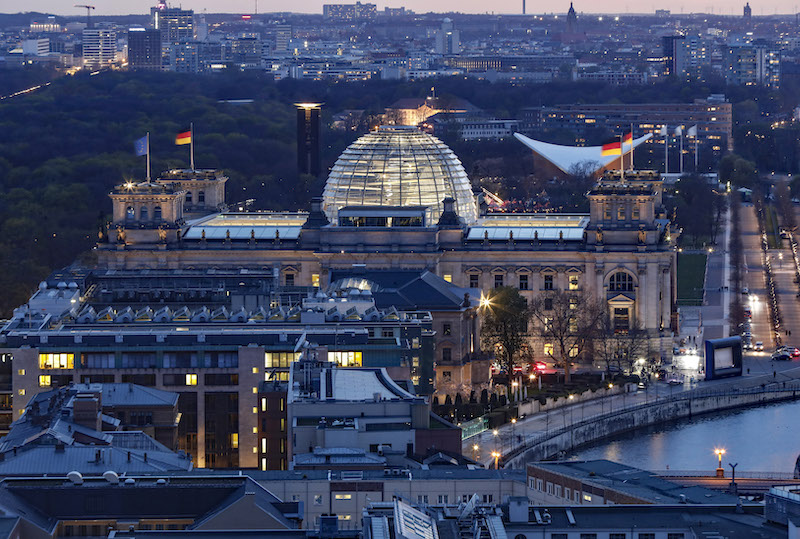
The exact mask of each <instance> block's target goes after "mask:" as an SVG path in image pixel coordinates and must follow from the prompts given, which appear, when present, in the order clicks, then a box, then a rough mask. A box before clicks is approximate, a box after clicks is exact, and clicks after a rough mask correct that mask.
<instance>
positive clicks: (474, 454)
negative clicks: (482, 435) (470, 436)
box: [472, 444, 478, 460]
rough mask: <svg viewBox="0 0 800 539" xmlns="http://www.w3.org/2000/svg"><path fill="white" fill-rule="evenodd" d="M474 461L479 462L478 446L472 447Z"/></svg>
mask: <svg viewBox="0 0 800 539" xmlns="http://www.w3.org/2000/svg"><path fill="white" fill-rule="evenodd" d="M472 460H478V444H475V445H473V446H472Z"/></svg>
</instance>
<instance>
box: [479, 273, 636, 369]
mask: <svg viewBox="0 0 800 539" xmlns="http://www.w3.org/2000/svg"><path fill="white" fill-rule="evenodd" d="M481 309H482V310H483V326H482V329H481V343H482V345H483V347H484V349H486V350H492V351H494V353H495V358H496V359H497V362H498V363H499V365H500V367H501V368H502V369H503V370H504V371H505V372H507V373H509V374H510V373H513V372H514V366H515V365H518V364H520V363H521V362H530V361H531V360H532V359H535V356H533V355H532V354H531V352H530V345H529V340H530V338H534V339H536V340H538V341H541V342H542V343H548V345H549V346H548V347H547V351H546V354H547V355H548V356H549V359H552V360H554V361H555V363H556V364H557V365H561V366H562V367H563V369H564V379H565V382H567V383H569V381H570V364H571V362H573V361H576V360H577V359H580V358H584V359H585V358H589V357H592V358H595V359H599V360H601V361H602V362H603V363H604V365H605V367H606V370H607V371H609V372H610V371H611V370H612V369H613V368H614V367H617V368H618V369H619V370H632V369H633V366H634V364H635V362H636V361H637V360H638V359H639V358H641V357H642V356H643V355H647V353H648V346H649V344H648V343H649V341H648V338H647V334H646V332H645V331H644V330H642V329H641V327H638V326H634V327H632V328H627V330H626V331H619V328H615V326H614V321H613V318H612V316H611V313H610V312H609V310H608V307H607V306H606V305H605V304H604V303H601V302H599V301H597V300H596V299H595V298H594V297H592V296H589V295H588V294H586V293H584V292H581V291H572V292H567V291H562V290H553V291H544V292H542V293H540V294H538V295H537V296H536V298H535V299H534V300H533V301H531V302H527V301H526V300H525V298H523V297H522V296H521V295H520V293H519V291H518V290H517V289H516V288H514V287H510V286H504V287H500V288H495V289H494V290H493V291H492V292H491V293H490V294H489V296H488V297H486V298H484V301H483V306H482V307H481ZM532 356H533V357H532Z"/></svg>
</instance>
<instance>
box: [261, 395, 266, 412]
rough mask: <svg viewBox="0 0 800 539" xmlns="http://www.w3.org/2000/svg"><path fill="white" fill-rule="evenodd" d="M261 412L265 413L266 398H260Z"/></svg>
mask: <svg viewBox="0 0 800 539" xmlns="http://www.w3.org/2000/svg"><path fill="white" fill-rule="evenodd" d="M261 411H262V412H266V411H267V398H266V397H261Z"/></svg>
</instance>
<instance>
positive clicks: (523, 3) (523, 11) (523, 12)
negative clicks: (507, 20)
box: [522, 0, 525, 15]
mask: <svg viewBox="0 0 800 539" xmlns="http://www.w3.org/2000/svg"><path fill="white" fill-rule="evenodd" d="M522 14H523V15H525V0H522Z"/></svg>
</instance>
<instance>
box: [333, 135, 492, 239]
mask: <svg viewBox="0 0 800 539" xmlns="http://www.w3.org/2000/svg"><path fill="white" fill-rule="evenodd" d="M447 197H452V198H453V199H455V202H456V212H457V213H458V215H459V216H460V217H461V218H462V219H463V220H464V221H465V224H468V225H469V224H472V223H474V222H475V221H476V220H477V218H478V211H477V206H476V204H475V199H474V198H473V195H472V186H471V185H470V182H469V178H468V177H467V173H466V172H465V171H464V167H463V166H462V165H461V161H459V159H458V157H456V155H455V154H454V153H453V151H452V150H451V149H450V148H448V147H447V145H445V144H444V143H443V142H442V141H440V140H439V139H437V138H436V137H434V136H432V135H428V134H427V133H423V132H422V131H420V130H419V129H417V128H416V127H410V126H382V127H380V128H378V130H377V131H374V132H372V133H369V134H367V135H364V136H363V137H361V138H359V139H358V140H357V141H355V142H354V143H353V144H351V145H350V146H349V147H348V148H347V149H346V150H345V151H344V153H342V155H341V156H339V159H338V160H337V161H336V163H335V164H334V165H333V169H332V170H331V173H330V175H329V176H328V181H327V183H326V184H325V192H324V193H323V210H324V211H325V213H326V214H327V216H328V219H330V220H331V222H332V223H338V213H339V210H340V209H341V208H345V207H348V206H371V207H375V206H387V207H409V206H418V207H425V208H426V213H425V220H426V224H427V225H428V226H431V225H435V224H436V223H437V222H438V220H439V217H440V216H441V214H442V209H443V203H442V201H443V200H444V199H445V198H447Z"/></svg>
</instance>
